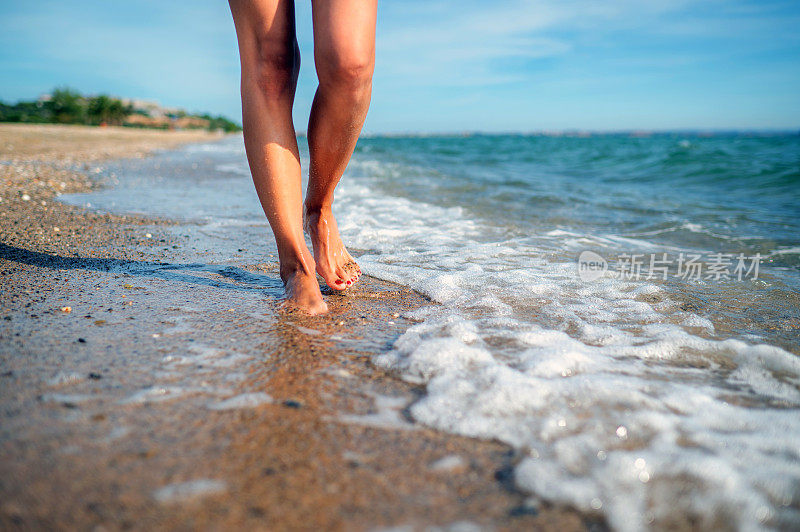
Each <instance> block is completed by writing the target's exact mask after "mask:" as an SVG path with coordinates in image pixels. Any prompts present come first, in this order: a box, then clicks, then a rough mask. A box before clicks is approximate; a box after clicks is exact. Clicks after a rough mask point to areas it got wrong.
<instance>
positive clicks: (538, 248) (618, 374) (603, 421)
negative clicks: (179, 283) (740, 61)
mask: <svg viewBox="0 0 800 532" xmlns="http://www.w3.org/2000/svg"><path fill="white" fill-rule="evenodd" d="M301 141H302V139H301ZM301 147H302V160H303V165H304V167H306V168H307V166H308V165H307V161H308V157H307V149H306V148H305V143H304V142H301ZM125 168H127V169H124V168H121V169H118V170H117V171H118V172H123V173H124V175H120V176H118V177H119V183H118V185H117V186H116V187H114V188H109V189H106V190H103V191H101V192H99V193H93V194H90V195H73V196H70V197H69V198H68V201H71V202H74V203H78V204H86V203H92V205H93V206H95V207H98V208H101V209H105V210H114V211H124V212H144V213H147V214H155V215H162V216H171V217H177V218H183V219H190V220H194V221H196V222H198V223H199V224H200V227H201V232H202V234H203V235H205V236H206V237H207V240H206V243H205V245H206V247H207V248H208V249H206V250H205V252H207V253H209V254H212V255H213V256H214V257H216V260H220V261H228V262H230V261H232V260H233V259H232V258H231V256H232V255H231V250H233V248H237V249H241V248H246V249H247V250H249V251H248V252H249V253H250V255H249V256H245V258H244V259H238V260H240V261H241V260H244V261H247V260H253V261H263V260H264V258H263V256H260V255H259V248H260V242H263V240H264V238H269V237H268V236H265V234H266V230H267V226H266V223H265V221H264V219H263V214H262V213H261V211H260V207H259V204H258V201H257V199H256V197H255V193H254V191H253V187H252V183H251V181H250V177H249V171H248V168H247V164H246V161H245V158H244V150H243V143H242V141H241V138H240V137H230V138H227V139H225V140H223V141H221V142H218V143H214V144H208V145H200V146H192V147H189V148H186V149H184V150H180V151H178V152H172V153H165V154H162V155H160V156H158V157H156V158H154V159H151V160H149V161H145V162H142V163H139V166H138V167H137V168H133V167H131V166H128V167H125ZM798 199H800V137H799V136H797V135H791V134H786V135H745V134H717V135H697V134H659V135H644V136H643V135H627V134H616V135H575V136H570V135H560V136H559V135H555V136H554V135H465V136H432V137H420V136H409V137H369V138H362V139H361V140H360V141H359V144H358V147H357V149H356V152H355V154H354V156H353V160H352V162H351V163H350V166H349V167H348V170H347V172H346V174H345V177H344V179H343V180H342V182H341V184H340V186H339V188H338V189H337V193H336V205H335V213H336V215H337V220H338V223H339V228H340V230H341V232H342V236H343V239H344V241H345V242H346V243H347V245H348V246H349V247H351V248H352V249H353V250H358V251H359V256H358V261H359V264H360V265H361V268H362V270H363V271H364V272H365V273H367V274H369V275H373V276H376V277H380V278H383V279H386V280H390V281H394V282H397V283H401V284H404V285H407V286H410V287H412V288H414V289H416V290H418V291H420V292H422V293H424V294H426V295H427V296H429V297H430V298H431V300H432V301H434V302H435V303H437V304H436V305H431V306H429V307H426V308H423V309H422V310H419V311H417V312H415V313H413V314H412V315H411V316H409V317H411V318H413V319H414V320H415V321H416V322H417V323H416V324H415V325H414V326H412V327H411V328H410V329H409V330H408V331H407V332H406V333H405V334H403V335H402V336H401V337H400V338H399V339H398V340H397V341H396V343H395V345H394V347H393V349H392V350H391V351H389V352H387V353H385V354H382V355H379V356H377V357H376V358H375V363H376V364H377V365H379V366H381V367H385V368H388V369H390V370H393V371H394V372H395V373H396V374H397V375H398V376H399V377H401V378H403V379H406V380H408V381H410V382H414V383H422V384H424V385H425V386H426V390H427V393H426V395H424V396H423V397H422V398H421V399H419V400H418V401H417V402H415V403H414V404H413V405H411V408H410V412H411V414H412V416H413V418H414V420H415V421H416V422H417V423H421V424H424V425H427V426H430V427H433V428H436V429H439V430H443V431H447V432H452V433H457V434H462V435H467V436H473V437H478V438H486V439H495V440H499V441H502V442H505V443H507V444H509V445H511V446H512V447H513V448H515V449H516V450H517V451H518V455H519V461H518V462H517V465H516V466H515V470H514V481H515V483H516V485H517V486H518V487H519V488H520V489H522V490H524V491H526V492H528V493H530V494H531V498H532V501H531V503H532V504H536V503H537V501H542V502H546V503H552V504H564V505H568V506H572V507H575V508H577V509H579V510H581V511H583V512H586V513H591V514H596V515H598V516H601V517H602V518H604V519H605V520H606V521H607V522H608V524H609V525H610V526H611V527H612V528H614V529H617V530H641V529H644V528H650V527H658V528H670V527H686V528H690V527H693V528H704V529H710V528H732V529H739V530H757V529H763V528H780V529H788V528H796V527H798V526H800V357H798V355H799V354H800V216H799V215H800V208H799V207H798ZM454 474H457V473H454Z"/></svg>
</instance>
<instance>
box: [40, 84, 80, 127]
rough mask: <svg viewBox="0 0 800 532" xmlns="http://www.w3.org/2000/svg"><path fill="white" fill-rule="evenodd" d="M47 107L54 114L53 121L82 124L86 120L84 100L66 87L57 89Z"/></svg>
mask: <svg viewBox="0 0 800 532" xmlns="http://www.w3.org/2000/svg"><path fill="white" fill-rule="evenodd" d="M46 107H47V109H48V110H49V111H50V112H51V113H52V116H53V121H54V122H58V123H61V124H80V123H83V122H84V120H85V118H86V103H85V100H84V98H83V97H82V96H81V95H80V93H78V92H76V91H73V90H71V89H69V88H66V87H64V88H58V89H55V90H54V91H53V94H52V95H51V96H50V100H49V101H48V102H47V104H46Z"/></svg>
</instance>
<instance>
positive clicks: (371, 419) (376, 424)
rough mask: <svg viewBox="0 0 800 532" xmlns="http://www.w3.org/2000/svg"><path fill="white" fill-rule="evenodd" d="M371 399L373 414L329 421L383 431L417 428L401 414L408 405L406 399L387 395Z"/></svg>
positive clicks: (352, 415)
mask: <svg viewBox="0 0 800 532" xmlns="http://www.w3.org/2000/svg"><path fill="white" fill-rule="evenodd" d="M372 397H373V400H374V411H373V412H370V413H369V414H363V415H356V414H344V415H340V416H338V417H335V418H331V421H339V422H341V423H347V424H350V425H363V426H366V427H373V428H378V429H383V430H415V429H416V428H417V427H416V426H415V425H414V424H413V423H409V422H408V421H407V420H406V419H405V418H404V417H403V415H402V414H401V410H402V409H403V408H405V406H406V405H407V404H408V401H409V400H408V398H406V397H391V396H387V395H373V396H372Z"/></svg>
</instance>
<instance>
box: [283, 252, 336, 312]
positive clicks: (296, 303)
mask: <svg viewBox="0 0 800 532" xmlns="http://www.w3.org/2000/svg"><path fill="white" fill-rule="evenodd" d="M305 253H308V254H309V255H310V253H309V252H308V250H306V251H305ZM306 263H307V264H308V263H311V264H313V260H311V257H310V256H309V257H307V259H306ZM304 266H305V265H302V264H301V265H298V266H297V267H284V266H281V279H282V280H283V286H284V287H285V289H286V301H285V302H284V304H285V305H286V306H289V307H293V308H297V309H300V310H302V311H305V312H307V313H309V314H311V315H312V316H315V315H317V314H325V313H326V312H328V305H327V304H325V300H324V299H322V294H321V293H320V291H319V283H317V276H316V275H315V274H314V272H313V271H311V269H310V268H307V267H304Z"/></svg>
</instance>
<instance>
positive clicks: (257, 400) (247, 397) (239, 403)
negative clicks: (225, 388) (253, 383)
mask: <svg viewBox="0 0 800 532" xmlns="http://www.w3.org/2000/svg"><path fill="white" fill-rule="evenodd" d="M272 402H273V400H272V397H270V396H269V395H267V394H266V393H264V392H252V393H243V394H241V395H236V396H234V397H229V398H228V399H225V400H223V401H220V402H217V403H212V404H210V405H208V408H210V409H211V410H241V409H243V408H256V407H258V406H261V405H266V404H270V403H272Z"/></svg>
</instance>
